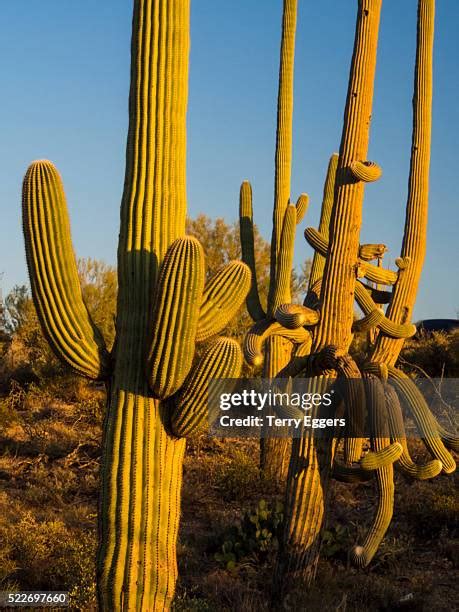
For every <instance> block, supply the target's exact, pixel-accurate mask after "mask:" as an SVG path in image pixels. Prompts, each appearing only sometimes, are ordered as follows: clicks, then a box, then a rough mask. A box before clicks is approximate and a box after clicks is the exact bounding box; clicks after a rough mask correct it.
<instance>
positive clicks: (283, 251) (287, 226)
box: [268, 205, 297, 317]
mask: <svg viewBox="0 0 459 612" xmlns="http://www.w3.org/2000/svg"><path fill="white" fill-rule="evenodd" d="M296 218H297V211H296V208H295V206H292V205H289V206H287V209H286V211H285V215H284V223H283V226H282V234H281V241H280V249H279V253H278V256H277V265H276V279H275V282H274V284H273V288H274V289H273V294H272V297H271V300H270V302H269V311H268V315H269V316H271V317H274V315H275V312H276V309H277V307H278V306H280V305H281V304H285V303H287V302H290V300H291V299H292V296H291V282H292V265H293V251H294V247H295V232H296Z"/></svg>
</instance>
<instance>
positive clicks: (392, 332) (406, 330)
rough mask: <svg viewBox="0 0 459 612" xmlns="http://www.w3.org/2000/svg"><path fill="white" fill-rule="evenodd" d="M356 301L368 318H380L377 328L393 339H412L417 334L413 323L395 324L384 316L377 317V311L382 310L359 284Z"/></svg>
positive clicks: (356, 289) (357, 284) (356, 287)
mask: <svg viewBox="0 0 459 612" xmlns="http://www.w3.org/2000/svg"><path fill="white" fill-rule="evenodd" d="M355 299H356V302H357V304H358V305H359V306H360V308H361V309H362V310H363V313H364V314H365V315H366V316H371V318H372V319H373V318H374V317H376V316H378V317H379V319H380V320H379V322H378V323H377V327H378V328H379V329H381V331H383V332H384V333H385V334H386V335H388V336H390V337H391V338H411V336H414V334H415V333H416V325H413V324H412V323H395V322H394V321H391V320H390V319H389V318H388V317H386V316H385V315H384V314H383V316H382V317H380V316H379V315H377V314H376V312H375V311H379V312H381V310H380V309H379V308H378V307H377V305H376V303H375V302H374V301H373V298H372V297H371V295H370V294H369V293H368V291H367V290H366V289H365V288H364V287H363V285H362V284H361V283H358V282H357V283H356V285H355ZM357 325H358V323H357Z"/></svg>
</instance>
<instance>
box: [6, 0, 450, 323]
mask: <svg viewBox="0 0 459 612" xmlns="http://www.w3.org/2000/svg"><path fill="white" fill-rule="evenodd" d="M131 6H132V2H131V1H130V0H97V2H95V1H94V0H78V2H74V1H71V0H67V1H65V2H64V1H63V0H41V1H40V2H30V0H14V2H7V3H6V2H5V3H2V7H1V9H2V19H1V22H2V23H1V26H0V28H1V32H0V74H1V80H2V91H3V95H2V99H1V103H0V105H1V112H0V133H1V135H2V138H1V145H0V168H1V180H0V202H1V224H0V226H1V234H0V271H3V272H4V273H5V274H4V277H3V280H2V281H1V285H2V287H3V291H4V292H5V291H8V290H9V289H10V288H11V287H12V286H13V285H14V284H15V283H24V282H26V280H27V272H26V266H25V258H24V249H23V241H22V233H21V226H20V193H21V181H22V177H23V174H24V172H25V170H26V168H27V166H28V164H29V163H30V161H32V160H33V159H37V158H48V159H51V160H52V161H53V162H54V163H55V164H56V165H57V166H58V168H59V170H60V171H61V174H62V176H63V178H64V182H65V186H66V192H67V197H68V200H69V208H70V214H71V220H72V230H73V240H74V246H75V249H76V252H77V254H78V255H80V256H92V257H96V258H101V259H104V260H105V261H107V262H109V263H114V262H115V254H116V243H117V236H118V224H119V203H120V196H121V191H122V184H123V178H124V150H125V140H126V130H127V101H128V87H129V83H128V79H129V44H130V27H131V10H132V8H131ZM356 6H357V2H356V0H321V1H320V2H311V1H308V0H299V19H298V29H297V47H296V75H295V116H294V170H293V177H292V197H293V198H296V196H297V195H298V194H299V193H300V192H302V191H307V192H308V193H309V194H310V197H311V206H310V211H309V213H308V216H307V218H306V220H305V221H304V222H303V224H302V228H300V229H299V230H298V236H297V246H296V261H297V262H300V261H301V260H303V259H304V258H306V257H307V256H310V255H311V252H310V249H309V247H308V246H307V245H306V243H305V241H304V239H303V237H302V231H303V227H305V226H306V225H317V222H318V216H319V209H320V201H321V194H322V184H323V178H324V173H325V169H326V166H327V161H328V157H329V155H330V153H331V152H333V151H334V150H337V148H338V146H339V140H340V134H341V123H342V114H343V107H344V100H345V94H346V87H347V78H348V70H349V62H350V57H351V52H352V44H353V34H354V23H355V13H356ZM281 11H282V2H281V0H232V2H227V1H224V0H212V1H211V0H192V32H191V35H192V41H191V57H190V96H189V108H188V196H189V197H188V202H189V204H188V211H189V214H190V215H191V216H195V215H197V214H198V213H199V212H204V213H206V214H208V215H210V216H213V217H216V216H222V217H224V218H225V219H227V220H228V221H234V220H235V219H236V217H237V207H238V191H239V185H240V182H241V180H242V179H246V178H248V179H250V180H251V181H252V185H253V190H254V204H255V217H256V222H257V223H258V225H259V227H260V229H261V231H262V233H263V234H264V235H265V236H266V237H267V238H269V236H270V231H271V229H270V227H271V226H270V224H271V210H272V200H273V196H272V194H273V165H274V162H273V159H274V142H275V121H276V95H277V75H278V62H279V41H280V24H281ZM458 31H459V3H458V2H457V1H456V0H439V1H438V2H437V18H436V42H435V68H434V69H435V82H434V87H435V88H434V115H433V147H432V165H431V197H430V202H431V213H430V224H429V240H428V254H427V259H426V265H425V268H424V273H423V279H422V284H421V287H420V293H419V298H418V304H417V307H416V311H415V316H416V317H417V318H420V317H437V316H438V317H440V316H442V317H453V316H455V314H456V312H457V310H459V289H458V281H457V278H458V274H457V269H458V265H457V261H458V255H459V253H458V247H457V243H458V228H459V224H458V220H459V213H458V205H457V204H458V195H457V194H458V189H457V188H456V177H457V175H458V158H457V141H458V138H459V129H458V126H459V37H458V35H457V33H458ZM415 33H416V0H403V1H401V2H400V1H397V0H384V1H383V12H382V22H381V31H380V46H379V51H378V66H377V81H376V91H375V104H374V112H373V128H372V135H371V144H370V154H369V158H370V159H375V160H376V161H378V162H379V163H380V164H381V165H382V167H383V170H384V175H383V178H382V180H381V181H380V182H378V183H376V184H374V185H370V186H369V187H368V188H367V190H366V199H365V206H364V207H365V213H364V216H365V221H364V228H363V232H362V242H384V243H386V244H387V245H388V246H389V248H390V253H389V259H388V261H389V262H393V260H394V259H395V257H397V255H398V254H399V249H400V244H401V235H402V229H403V221H404V206H405V202H406V192H407V177H408V166H409V152H410V135H411V97H412V82H413V74H412V73H413V64H414V53H415Z"/></svg>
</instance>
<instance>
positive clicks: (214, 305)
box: [196, 261, 251, 342]
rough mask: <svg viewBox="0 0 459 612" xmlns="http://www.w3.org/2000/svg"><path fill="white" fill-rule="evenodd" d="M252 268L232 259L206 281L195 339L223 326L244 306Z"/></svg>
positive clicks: (204, 337)
mask: <svg viewBox="0 0 459 612" xmlns="http://www.w3.org/2000/svg"><path fill="white" fill-rule="evenodd" d="M250 284H251V274H250V269H249V267H248V266H246V265H245V264H244V263H242V262H240V261H232V262H230V263H229V264H227V265H225V266H223V267H222V268H220V270H218V271H217V272H216V273H215V274H214V276H213V277H212V278H211V279H210V281H209V282H208V283H206V285H205V287H204V293H203V296H202V304H201V310H200V312H199V321H198V329H197V332H196V342H203V341H204V340H207V339H208V338H210V337H211V336H214V335H215V334H218V333H220V332H221V331H222V329H224V328H225V327H226V326H227V325H228V323H229V322H230V321H231V319H232V318H233V317H234V316H235V315H236V313H237V311H238V310H239V308H240V307H241V306H242V303H243V302H244V300H245V298H246V296H247V293H248V291H249V289H250Z"/></svg>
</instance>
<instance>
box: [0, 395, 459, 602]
mask: <svg viewBox="0 0 459 612" xmlns="http://www.w3.org/2000/svg"><path fill="white" fill-rule="evenodd" d="M15 393H16V395H14V394H13V395H14V397H10V398H4V399H3V400H2V401H1V403H0V445H1V446H0V451H1V452H0V491H1V493H0V590H7V589H23V590H37V589H48V590H52V589H56V590H69V591H70V593H71V595H72V609H74V610H84V611H85V612H86V611H90V610H95V609H96V599H95V580H94V555H95V549H96V511H97V496H98V489H99V481H98V467H99V458H100V457H99V456H100V435H101V415H102V401H103V398H102V394H101V393H100V392H99V391H96V390H94V389H93V388H91V387H88V386H83V387H72V386H70V387H69V386H65V388H64V389H62V388H61V389H60V391H59V389H56V387H55V388H53V390H52V393H51V392H50V391H49V390H48V391H47V392H43V391H41V390H40V389H39V388H38V387H33V386H32V387H31V388H30V389H29V392H28V393H23V392H21V391H20V390H18V389H16V391H15ZM66 394H67V395H66ZM56 398H57V399H56ZM412 450H413V454H414V455H421V454H422V452H421V446H420V444H419V443H418V444H416V443H414V448H413V449H412ZM257 458H258V449H257V443H256V442H255V441H251V440H245V441H243V440H215V439H209V438H207V437H206V436H204V435H200V436H199V437H196V438H194V439H192V440H191V441H190V443H189V445H188V452H187V456H186V460H185V466H184V490H183V505H182V510H183V511H182V526H181V533H180V543H179V571H180V580H179V584H178V588H177V596H176V601H175V604H174V607H175V610H176V612H185V611H186V612H214V611H215V612H216V611H219V612H230V611H237V612H239V611H242V610H243V611H244V612H264V611H267V610H273V609H274V610H277V609H279V608H278V607H274V608H273V607H270V604H269V591H270V584H271V572H272V565H273V561H274V554H275V553H274V552H272V553H269V551H268V553H267V554H265V555H264V556H263V557H260V556H257V555H252V556H249V557H247V558H246V559H244V560H243V561H242V562H240V563H238V564H237V566H236V568H235V569H233V570H231V571H230V570H226V569H222V566H221V564H219V563H218V561H217V560H216V559H215V552H216V551H217V550H218V546H219V545H220V544H221V540H222V537H224V534H225V532H227V531H228V529H229V528H230V527H231V526H234V525H236V524H237V523H238V522H239V521H240V520H241V518H242V516H243V514H244V513H245V512H247V511H248V510H249V509H251V508H254V507H256V506H257V504H258V502H259V500H260V499H265V500H267V501H268V502H273V501H275V500H280V499H282V491H280V490H279V489H277V488H276V485H274V484H273V483H271V482H268V481H266V480H263V479H262V478H261V477H260V474H259V471H258V468H257ZM454 482H455V480H454V476H449V477H446V476H441V477H439V478H437V479H435V481H433V482H424V483H419V482H415V483H412V482H409V481H408V480H406V479H404V478H403V477H401V476H397V486H396V509H395V516H394V521H393V523H392V525H391V527H390V529H389V532H388V534H387V537H386V539H385V541H384V543H383V545H382V547H381V550H380V551H379V553H378V555H377V556H376V558H375V560H374V562H373V563H372V565H371V566H370V568H368V569H367V570H364V571H357V570H355V569H353V568H351V567H349V566H348V560H347V551H348V548H349V547H350V546H352V544H353V543H354V542H355V540H356V538H357V537H358V536H359V535H360V534H361V533H362V532H363V530H364V526H365V525H367V524H368V521H369V520H370V517H371V515H372V512H373V504H374V493H373V485H372V483H367V484H362V485H353V486H350V485H342V484H339V483H335V484H334V485H333V490H332V495H331V504H330V509H331V510H330V516H329V521H328V529H329V531H330V534H331V535H330V542H329V544H327V546H328V548H327V549H326V550H325V551H324V552H325V553H326V555H325V556H324V558H323V560H322V561H321V563H320V565H319V569H318V576H317V582H316V584H315V586H314V588H313V589H312V590H310V591H309V592H306V591H305V589H303V588H299V589H298V592H297V593H293V594H292V595H291V596H290V598H289V599H288V600H287V601H286V602H284V606H283V608H282V609H285V610H294V611H295V612H296V611H298V612H300V611H302V610H305V611H306V610H307V611H310V610H312V611H314V610H320V611H321V612H326V611H335V610H347V611H352V610H359V611H360V612H362V611H365V610H368V611H370V610H371V611H373V610H387V611H389V610H413V611H414V610H426V611H427V610H431V609H432V610H437V611H442V610H451V609H453V602H454V601H455V600H457V593H456V597H455V588H456V585H455V576H454V568H456V569H457V563H458V546H457V540H456V537H457V509H458V508H457V498H456V495H455V489H454ZM338 526H341V527H343V529H337V527H338Z"/></svg>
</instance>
